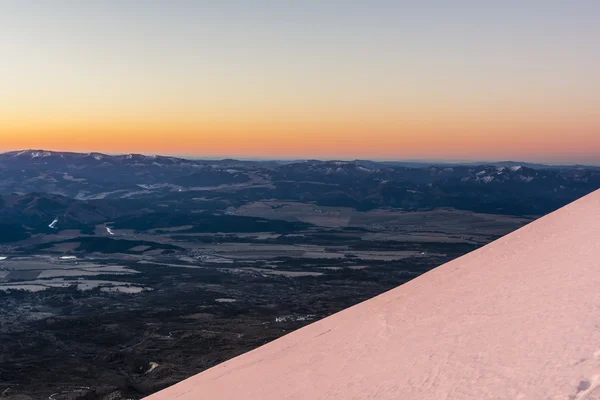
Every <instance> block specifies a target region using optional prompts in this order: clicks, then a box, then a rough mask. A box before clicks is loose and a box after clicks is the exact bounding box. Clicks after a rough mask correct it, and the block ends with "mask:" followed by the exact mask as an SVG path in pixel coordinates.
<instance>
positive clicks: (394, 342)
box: [147, 192, 600, 400]
mask: <svg viewBox="0 0 600 400" xmlns="http://www.w3.org/2000/svg"><path fill="white" fill-rule="evenodd" d="M147 399H149V400H173V399H178V400H192V399H207V400H208V399H210V400H217V399H247V400H262V399H272V400H282V399H344V400H346V399H381V400H383V399H402V400H410V399H414V400H425V399H457V400H467V399H473V400H475V399H476V400H483V399H515V400H525V399H544V400H546V399H565V400H575V399H577V400H578V399H600V192H595V193H592V194H591V195H589V196H587V197H584V198H582V199H580V200H578V201H576V202H574V203H572V204H570V205H568V206H566V207H564V208H562V209H560V210H558V211H556V212H554V213H552V214H550V215H548V216H546V217H544V218H541V219H539V220H537V221H536V222H533V223H531V224H529V225H528V226H526V227H524V228H522V229H520V230H518V231H516V232H513V233H511V234H509V235H507V236H505V237H503V238H502V239H499V240H497V241H495V242H493V243H491V244H489V245H487V246H485V247H484V248H482V249H479V250H477V251H474V252H473V253H470V254H468V255H466V256H463V257H461V258H459V259H457V260H454V261H452V262H449V263H447V264H445V265H443V266H441V267H439V268H437V269H435V270H433V271H431V272H428V273H426V274H424V275H422V276H421V277H419V278H417V279H414V280H413V281H411V282H409V283H407V284H405V285H402V286H401V287H398V288H396V289H393V290H391V291H389V292H387V293H384V294H382V295H380V296H378V297H376V298H373V299H371V300H368V301H365V302H363V303H361V304H358V305H356V306H354V307H351V308H349V309H347V310H344V311H342V312H340V313H337V314H335V315H333V316H331V317H329V318H326V319H324V320H321V321H319V322H316V323H314V324H312V325H309V326H307V327H305V328H302V329H300V330H298V331H296V332H293V333H291V334H289V335H287V336H284V337H282V338H280V339H278V340H276V341H274V342H271V343H269V344H267V345H265V346H262V347H260V348H258V349H256V350H254V351H251V352H249V353H246V354H244V355H242V356H239V357H237V358H234V359H232V360H230V361H227V362H224V363H222V364H220V365H218V366H216V367H214V368H211V369H209V370H207V371H205V372H203V373H201V374H199V375H196V376H194V377H192V378H190V379H187V380H185V381H183V382H181V383H179V384H177V385H175V386H173V387H171V388H168V389H166V390H164V391H162V392H159V393H157V394H155V395H153V396H150V397H148V398H147Z"/></svg>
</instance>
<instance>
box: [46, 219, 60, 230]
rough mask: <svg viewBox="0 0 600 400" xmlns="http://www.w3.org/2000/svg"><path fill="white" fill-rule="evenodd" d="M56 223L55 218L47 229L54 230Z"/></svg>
mask: <svg viewBox="0 0 600 400" xmlns="http://www.w3.org/2000/svg"><path fill="white" fill-rule="evenodd" d="M57 223H58V218H55V219H54V221H52V222H51V223H50V225H48V228H52V229H54V228H56V224H57Z"/></svg>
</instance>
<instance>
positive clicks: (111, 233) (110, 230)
mask: <svg viewBox="0 0 600 400" xmlns="http://www.w3.org/2000/svg"><path fill="white" fill-rule="evenodd" d="M106 232H108V234H109V235H114V234H115V233H114V232H113V231H112V229H110V228H109V227H108V226H107V227H106Z"/></svg>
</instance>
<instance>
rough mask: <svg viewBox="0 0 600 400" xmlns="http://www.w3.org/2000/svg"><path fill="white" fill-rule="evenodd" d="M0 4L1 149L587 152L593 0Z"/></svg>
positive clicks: (552, 157) (344, 154) (599, 104)
mask: <svg viewBox="0 0 600 400" xmlns="http://www.w3.org/2000/svg"><path fill="white" fill-rule="evenodd" d="M492 3H493V4H492ZM0 9H1V12H0V55H1V56H0V151H8V150H17V149H29V148H33V149H49V150H63V151H100V152H107V153H129V152H136V153H148V154H172V155H186V156H198V157H203V156H204V157H219V156H223V157H244V158H256V157H262V158H336V159H353V158H371V159H388V160H392V159H395V160H400V159H431V160H520V161H543V162H554V163H562V162H570V163H576V162H577V163H588V164H600V40H598V38H600V2H598V1H577V0H573V1H568V2H567V1H553V0H546V1H536V0H529V1H518V2H517V1H510V0H507V1H502V2H500V1H498V2H485V1H461V0H457V1H452V2H450V1H446V0H440V1H427V0H423V1H402V0H396V1H377V0H371V1H366V0H365V1H359V0H356V1H350V0H347V1H339V0H329V1H313V0H302V1H300V0H298V1H293V0H290V1H267V0H255V1H250V0H247V1H233V0H229V1H228V0H221V1H200V0H198V1H180V0H170V1H166V0H165V1H158V0H146V1H141V0H140V1H135V0H120V1H108V0H106V1H102V0H98V1H76V0H72V1H65V0H54V1H52V2H50V1H43V0H39V1H28V0H19V1H14V0H0Z"/></svg>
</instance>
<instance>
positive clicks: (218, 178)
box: [0, 150, 600, 240]
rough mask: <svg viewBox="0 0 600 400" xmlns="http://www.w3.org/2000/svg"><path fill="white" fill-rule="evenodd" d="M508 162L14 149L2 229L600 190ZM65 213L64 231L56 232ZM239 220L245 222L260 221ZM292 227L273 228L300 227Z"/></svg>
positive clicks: (516, 205) (566, 198)
mask: <svg viewBox="0 0 600 400" xmlns="http://www.w3.org/2000/svg"><path fill="white" fill-rule="evenodd" d="M504 164H505V165H491V164H482V165H454V166H452V165H428V166H419V167H410V166H403V165H401V164H398V163H382V162H375V161H368V160H361V161H358V160H356V161H335V160H334V161H319V160H309V161H300V162H290V163H279V162H273V161H237V160H190V159H183V158H177V157H168V156H145V155H140V154H129V155H105V154H101V153H68V152H50V151H43V150H26V151H19V152H9V153H4V154H0V225H2V224H3V225H2V226H4V231H5V232H8V231H13V232H15V234H14V235H12V236H11V235H8V234H7V235H8V239H5V240H11V238H19V239H21V238H23V237H28V236H29V235H31V234H36V233H48V231H55V230H56V229H59V230H60V229H80V230H82V231H85V232H93V230H94V226H95V225H96V224H99V223H107V222H110V221H125V220H124V218H129V219H127V221H128V223H129V225H128V226H130V228H131V229H137V227H139V226H145V225H144V224H143V223H142V222H143V221H136V220H131V218H132V217H134V219H135V218H140V219H142V220H143V219H144V218H145V219H148V218H149V216H150V215H151V214H152V215H154V216H156V215H163V214H164V215H166V216H167V217H164V216H161V217H160V223H161V226H163V225H164V226H169V219H171V223H172V224H175V225H173V226H177V225H176V224H179V225H181V224H182V223H181V222H182V221H185V220H186V218H187V219H189V218H190V217H189V216H190V215H198V213H204V215H215V218H217V217H218V218H221V217H222V216H223V218H221V219H219V220H218V221H219V223H223V224H225V223H226V224H231V221H230V220H232V219H236V217H235V216H233V215H230V214H231V213H232V212H233V211H232V210H235V209H236V208H237V207H241V206H243V205H246V204H251V203H253V202H256V201H263V200H277V201H293V202H302V203H312V204H315V205H320V206H332V207H351V208H355V209H357V210H359V211H369V210H374V209H378V208H396V209H404V210H422V209H433V208H440V207H451V208H457V209H462V210H469V211H474V212H483V213H495V214H511V215H519V216H529V215H534V216H536V215H543V214H546V213H548V212H550V211H553V210H555V209H557V208H559V207H561V206H563V205H565V204H567V203H569V202H571V201H573V200H575V199H577V198H579V197H582V196H584V195H586V194H588V193H590V192H592V191H594V190H596V189H598V188H600V169H597V168H585V167H565V168H558V167H556V168H546V169H536V168H530V167H529V166H527V165H520V164H516V163H512V162H506V163H504ZM67 209H68V210H69V211H68V212H67ZM57 217H58V221H57V222H56V224H55V226H53V227H49V225H52V223H53V220H54V219H55V218H57ZM225 217H226V218H225ZM150 220H154V221H158V219H156V218H154V217H152V218H150ZM215 221H216V220H214V218H212V217H211V219H210V221H209V220H207V219H206V218H204V217H203V218H200V219H197V220H196V221H195V223H196V224H198V227H196V228H194V229H196V230H198V229H200V230H202V229H208V228H200V227H199V226H200V225H201V224H208V225H207V226H216V225H214V224H215V223H217V222H215ZM236 221H237V222H238V223H240V224H242V225H241V226H247V224H254V223H255V222H257V221H254V222H252V221H248V220H242V219H237V220H236ZM257 223H258V222H257ZM184 225H185V224H184ZM284 225H285V224H280V225H269V226H272V227H274V228H273V229H277V230H285V231H287V230H290V229H291V230H293V229H294V228H293V227H291V226H284ZM228 226H230V225H228ZM231 226H233V225H231ZM211 229H212V228H211ZM215 229H216V228H215ZM253 229H257V228H256V227H254V228H253ZM7 235H5V236H7Z"/></svg>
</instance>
